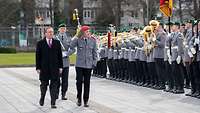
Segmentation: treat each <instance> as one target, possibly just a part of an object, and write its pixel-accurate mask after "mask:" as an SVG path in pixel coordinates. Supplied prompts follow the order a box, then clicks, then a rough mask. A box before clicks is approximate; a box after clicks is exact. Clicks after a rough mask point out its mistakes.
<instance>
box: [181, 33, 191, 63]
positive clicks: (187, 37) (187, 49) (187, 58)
mask: <svg viewBox="0 0 200 113" xmlns="http://www.w3.org/2000/svg"><path fill="white" fill-rule="evenodd" d="M191 39H192V29H188V30H187V32H186V35H185V37H184V39H183V50H184V54H183V61H184V62H189V61H190V60H191V58H190V56H189V54H188V52H190V47H189V43H190V40H191Z"/></svg>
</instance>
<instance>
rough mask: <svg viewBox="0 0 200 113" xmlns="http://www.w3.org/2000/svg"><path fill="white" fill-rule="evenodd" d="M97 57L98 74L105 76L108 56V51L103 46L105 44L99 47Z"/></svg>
mask: <svg viewBox="0 0 200 113" xmlns="http://www.w3.org/2000/svg"><path fill="white" fill-rule="evenodd" d="M99 57H100V64H99V67H98V70H99V72H100V73H99V75H100V77H102V78H106V74H107V63H106V62H107V58H108V51H107V48H106V46H105V44H103V45H102V47H100V52H99Z"/></svg>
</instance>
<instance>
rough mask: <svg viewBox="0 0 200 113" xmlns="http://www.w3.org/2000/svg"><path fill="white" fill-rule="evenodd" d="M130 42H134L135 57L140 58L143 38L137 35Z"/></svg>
mask: <svg viewBox="0 0 200 113" xmlns="http://www.w3.org/2000/svg"><path fill="white" fill-rule="evenodd" d="M132 42H133V43H134V44H135V59H140V52H141V51H142V50H143V39H142V38H141V37H140V38H139V37H138V38H136V39H135V40H133V41H132Z"/></svg>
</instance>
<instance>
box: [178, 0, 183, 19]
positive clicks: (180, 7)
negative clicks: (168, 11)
mask: <svg viewBox="0 0 200 113" xmlns="http://www.w3.org/2000/svg"><path fill="white" fill-rule="evenodd" d="M179 16H180V21H181V23H182V22H183V16H182V1H181V0H179Z"/></svg>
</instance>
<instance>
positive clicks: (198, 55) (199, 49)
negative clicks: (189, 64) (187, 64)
mask: <svg viewBox="0 0 200 113" xmlns="http://www.w3.org/2000/svg"><path fill="white" fill-rule="evenodd" d="M195 38H196V33H195V36H193V37H192V38H191V40H190V42H189V47H190V48H195V46H196V44H195ZM199 38H200V32H199ZM198 45H199V46H198V47H199V48H198V51H196V54H197V55H196V57H197V58H196V61H198V62H199V61H200V42H199V44H198ZM194 56H195V55H194Z"/></svg>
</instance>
